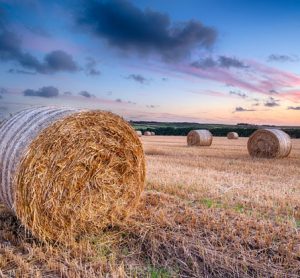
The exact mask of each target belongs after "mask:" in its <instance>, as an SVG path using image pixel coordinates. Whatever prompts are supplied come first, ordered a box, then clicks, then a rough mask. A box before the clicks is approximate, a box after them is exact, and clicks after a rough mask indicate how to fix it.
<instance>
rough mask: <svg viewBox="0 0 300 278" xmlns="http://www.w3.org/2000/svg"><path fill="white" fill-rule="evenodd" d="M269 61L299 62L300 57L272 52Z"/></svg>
mask: <svg viewBox="0 0 300 278" xmlns="http://www.w3.org/2000/svg"><path fill="white" fill-rule="evenodd" d="M267 60H268V62H298V61H299V60H300V59H299V57H298V56H297V55H285V54H271V55H269V57H268V59H267Z"/></svg>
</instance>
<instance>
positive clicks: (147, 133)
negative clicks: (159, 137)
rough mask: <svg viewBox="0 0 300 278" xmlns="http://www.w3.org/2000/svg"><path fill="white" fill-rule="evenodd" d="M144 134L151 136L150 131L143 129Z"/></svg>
mask: <svg viewBox="0 0 300 278" xmlns="http://www.w3.org/2000/svg"><path fill="white" fill-rule="evenodd" d="M144 135H145V136H151V135H152V134H151V131H145V132H144Z"/></svg>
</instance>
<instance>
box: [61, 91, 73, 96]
mask: <svg viewBox="0 0 300 278" xmlns="http://www.w3.org/2000/svg"><path fill="white" fill-rule="evenodd" d="M63 95H65V96H71V95H72V93H71V92H64V93H63Z"/></svg>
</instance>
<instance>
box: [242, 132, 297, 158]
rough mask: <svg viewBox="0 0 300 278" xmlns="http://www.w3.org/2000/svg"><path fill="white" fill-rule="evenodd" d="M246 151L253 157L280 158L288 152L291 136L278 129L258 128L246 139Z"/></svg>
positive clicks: (290, 147)
mask: <svg viewBox="0 0 300 278" xmlns="http://www.w3.org/2000/svg"><path fill="white" fill-rule="evenodd" d="M247 147H248V152H249V154H250V155H251V156H253V157H265V158H282V157H286V156H288V155H289V154H290V152H291V149H292V142H291V138H290V136H289V135H288V134H286V133H285V132H284V131H282V130H279V129H259V130H256V131H255V132H254V133H253V134H252V135H251V136H250V137H249V139H248V144H247Z"/></svg>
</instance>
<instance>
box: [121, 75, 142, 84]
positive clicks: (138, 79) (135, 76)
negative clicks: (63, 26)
mask: <svg viewBox="0 0 300 278" xmlns="http://www.w3.org/2000/svg"><path fill="white" fill-rule="evenodd" d="M126 78H127V79H132V80H134V81H136V82H138V83H141V84H144V83H145V82H147V78H145V77H144V76H142V75H140V74H130V75H128V76H127V77H126Z"/></svg>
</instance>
